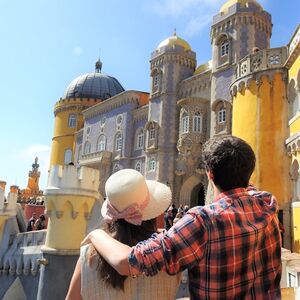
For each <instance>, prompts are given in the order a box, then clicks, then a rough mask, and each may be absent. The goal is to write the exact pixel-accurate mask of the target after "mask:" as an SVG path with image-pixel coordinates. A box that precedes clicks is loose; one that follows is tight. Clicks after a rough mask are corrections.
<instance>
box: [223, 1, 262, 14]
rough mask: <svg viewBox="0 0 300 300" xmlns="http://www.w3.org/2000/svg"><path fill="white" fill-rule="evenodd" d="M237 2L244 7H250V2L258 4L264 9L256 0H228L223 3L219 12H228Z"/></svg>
mask: <svg viewBox="0 0 300 300" xmlns="http://www.w3.org/2000/svg"><path fill="white" fill-rule="evenodd" d="M237 3H239V4H240V6H242V7H248V5H249V3H251V4H252V5H255V6H257V7H258V8H259V9H260V10H263V8H262V6H261V5H260V4H259V3H258V2H257V1H256V0H228V1H227V2H226V3H224V4H223V5H222V7H221V8H220V11H219V12H220V13H223V14H226V13H227V12H228V9H229V7H231V6H233V5H234V4H237Z"/></svg>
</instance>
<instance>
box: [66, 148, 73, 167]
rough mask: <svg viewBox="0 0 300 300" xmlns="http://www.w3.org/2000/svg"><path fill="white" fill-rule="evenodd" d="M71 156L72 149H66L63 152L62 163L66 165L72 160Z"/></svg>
mask: <svg viewBox="0 0 300 300" xmlns="http://www.w3.org/2000/svg"><path fill="white" fill-rule="evenodd" d="M72 156H73V151H72V149H66V150H65V153H64V164H65V165H68V164H69V163H70V162H72V161H73V160H72Z"/></svg>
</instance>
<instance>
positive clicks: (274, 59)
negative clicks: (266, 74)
mask: <svg viewBox="0 0 300 300" xmlns="http://www.w3.org/2000/svg"><path fill="white" fill-rule="evenodd" d="M287 54H288V53H287V48H286V47H280V48H273V49H265V50H261V51H258V52H255V53H252V54H249V55H247V56H246V57H244V58H243V59H241V60H240V62H239V63H238V64H237V70H236V79H237V80H238V79H240V78H242V77H245V76H248V75H250V74H252V73H256V72H260V71H266V70H270V69H276V68H281V67H283V66H284V64H285V62H286V60H287Z"/></svg>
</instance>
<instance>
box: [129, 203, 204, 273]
mask: <svg viewBox="0 0 300 300" xmlns="http://www.w3.org/2000/svg"><path fill="white" fill-rule="evenodd" d="M198 209H199V208H198ZM195 210H196V208H195V209H191V210H190V211H189V212H188V213H187V214H185V215H184V217H183V218H182V219H181V220H179V221H178V222H177V223H176V224H175V225H174V226H173V227H172V228H171V229H170V230H169V231H168V232H166V233H161V234H158V235H157V234H156V235H153V236H152V237H151V238H150V239H148V240H146V241H143V242H140V243H138V244H137V245H136V246H135V247H133V248H132V251H131V253H130V255H129V257H128V260H129V263H130V265H131V267H133V268H135V269H137V270H139V271H140V272H144V273H145V274H146V275H150V276H153V275H155V274H156V273H157V272H158V271H160V270H163V271H166V272H167V273H168V274H171V275H172V274H176V273H178V272H180V271H182V270H184V269H186V268H191V267H193V266H194V265H196V264H197V263H198V262H199V260H200V259H201V258H202V256H203V254H204V252H205V246H206V244H207V236H208V230H207V228H205V226H204V222H203V219H202V218H201V216H200V215H199V213H196V211H195Z"/></svg>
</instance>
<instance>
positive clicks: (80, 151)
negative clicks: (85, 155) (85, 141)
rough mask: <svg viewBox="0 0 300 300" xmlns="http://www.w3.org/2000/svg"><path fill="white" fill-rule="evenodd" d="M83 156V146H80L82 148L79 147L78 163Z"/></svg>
mask: <svg viewBox="0 0 300 300" xmlns="http://www.w3.org/2000/svg"><path fill="white" fill-rule="evenodd" d="M81 154H82V146H81V145H80V146H79V147H78V154H77V161H79V160H80V158H81Z"/></svg>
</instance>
